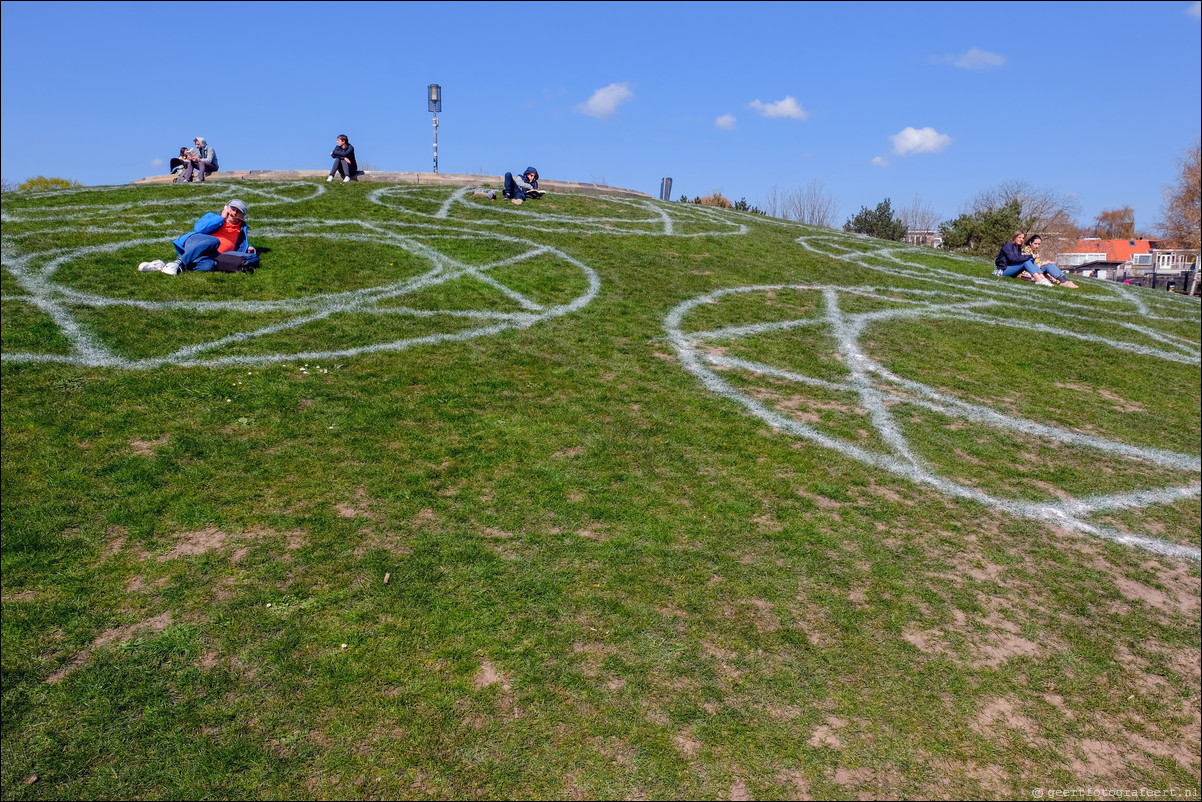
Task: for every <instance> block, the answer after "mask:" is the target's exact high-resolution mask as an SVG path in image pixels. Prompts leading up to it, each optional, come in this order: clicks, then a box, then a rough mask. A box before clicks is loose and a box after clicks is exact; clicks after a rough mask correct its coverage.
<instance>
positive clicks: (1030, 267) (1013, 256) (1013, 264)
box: [993, 231, 1052, 287]
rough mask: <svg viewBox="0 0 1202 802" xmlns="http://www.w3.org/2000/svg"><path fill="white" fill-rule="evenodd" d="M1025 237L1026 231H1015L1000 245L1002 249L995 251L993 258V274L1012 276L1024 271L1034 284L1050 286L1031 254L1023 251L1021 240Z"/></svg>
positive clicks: (1049, 281)
mask: <svg viewBox="0 0 1202 802" xmlns="http://www.w3.org/2000/svg"><path fill="white" fill-rule="evenodd" d="M1026 238H1027V232H1025V231H1015V232H1014V236H1013V237H1011V238H1010V241H1009V242H1007V243H1005V244H1003V245H1002V249H1001V250H1000V251H998V252H997V258H996V259H994V260H993V264H994V267H995V270H994V271H993V275H995V276H1005V277H1006V278H1013V277H1014V276H1022V274H1024V273H1026V274H1027V275H1028V276H1031V280H1032V281H1034V282H1035V283H1036V284H1046V285H1047V286H1049V287H1050V286H1052V282H1051V280H1050V279H1049V278H1048V277H1047V276H1045V275H1044V274H1043V272H1042V271H1041V270H1040V269H1039V265H1038V264H1036V262H1035V259H1034V258H1033V257H1032V256H1031V254H1029V253H1023V241H1024V240H1026Z"/></svg>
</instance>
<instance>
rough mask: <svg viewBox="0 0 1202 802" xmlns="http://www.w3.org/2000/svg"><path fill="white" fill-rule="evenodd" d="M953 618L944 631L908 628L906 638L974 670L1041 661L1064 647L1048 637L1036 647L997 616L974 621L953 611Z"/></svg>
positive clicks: (993, 615)
mask: <svg viewBox="0 0 1202 802" xmlns="http://www.w3.org/2000/svg"><path fill="white" fill-rule="evenodd" d="M952 617H953V620H952V622H951V623H949V624H946V625H944V626H941V627H934V628H931V629H926V630H919V629H916V628H914V627H912V626H911V627H908V628H907V629H905V630H903V632H902V637H903V638H905V639H906V640H907V641H909V642H910V643H912V644H914V646H916V647H917V648H918V650H919V651H921V652H924V653H926V654H933V655H941V656H957V657H964V658H966V659H967V662H968V664H969V665H970V666H972V667H973V668H998V667H999V666H1001V665H1002V664H1003V663H1005V662H1006V661H1008V660H1013V659H1015V658H1018V657H1038V656H1039V655H1042V654H1046V653H1047V652H1048V651H1049V650H1054V649H1059V648H1062V647H1063V644H1061V643H1060V642H1059V641H1058V640H1056V639H1054V638H1050V637H1044V638H1041V639H1040V642H1039V643H1036V642H1035V641H1033V640H1030V639H1028V638H1025V637H1023V636H1022V635H1020V634H1019V633H1020V632H1021V631H1022V628H1021V627H1020V626H1019V625H1018V624H1016V623H1014V622H1013V621H1010V620H1008V619H1006V618H1005V617H1003V616H1002V615H1001V614H1000V613H997V612H992V613H990V614H989V615H987V616H985V617H984V618H981V617H974V618H973V619H970V618H969V617H968V616H967V615H965V613H964V612H962V611H961V610H959V609H956V608H953V609H952Z"/></svg>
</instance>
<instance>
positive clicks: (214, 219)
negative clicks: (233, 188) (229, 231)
mask: <svg viewBox="0 0 1202 802" xmlns="http://www.w3.org/2000/svg"><path fill="white" fill-rule="evenodd" d="M223 225H225V218H224V217H222V216H221V215H219V214H214V213H213V212H206V213H205V215H204V216H203V217H201V218H200V219H199V220H197V221H196V225H194V226H192V231H193V233H196V234H212V233H213V232H214V231H216V230H217V229H219V228H221V227H222V226H223Z"/></svg>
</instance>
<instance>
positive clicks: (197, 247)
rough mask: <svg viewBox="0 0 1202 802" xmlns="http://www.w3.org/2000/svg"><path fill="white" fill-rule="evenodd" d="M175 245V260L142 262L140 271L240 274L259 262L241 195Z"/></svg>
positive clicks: (204, 220) (198, 222)
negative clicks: (214, 271)
mask: <svg viewBox="0 0 1202 802" xmlns="http://www.w3.org/2000/svg"><path fill="white" fill-rule="evenodd" d="M171 244H172V245H174V246H175V253H176V258H175V259H174V260H173V261H170V262H163V260H161V259H155V260H154V261H152V262H142V263H141V264H140V265H138V272H139V273H153V272H156V271H157V272H160V273H166V274H167V275H169V276H178V275H179V274H180V273H181V272H183V271H184V270H199V271H202V272H203V271H209V270H217V271H220V272H223V273H238V272H254V268H256V267H258V265H259V254H258V252H257V251H256V250H255V249H254V247H253V246H252V245H251V244H250V243H249V242H247V239H246V204H245V203H244V202H243V201H240V200H238V199H237V198H234V199H233V200H231V201H230V202H229V203H227V204H226V205H225V208H224V209H222V210H221V214H214V213H213V212H209V213H207V214H205V215H204V216H203V217H201V218H200V219H199V220H197V221H196V225H194V226H192V230H191V231H189V232H188V233H187V234H183V235H181V236H179V237H177V238H176V239H175V241H174V242H172V243H171Z"/></svg>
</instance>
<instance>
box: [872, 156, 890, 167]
mask: <svg viewBox="0 0 1202 802" xmlns="http://www.w3.org/2000/svg"><path fill="white" fill-rule="evenodd" d="M872 166H873V167H888V166H889V160H888V159H886V158H885V157H884V156H875V157H873V159H872Z"/></svg>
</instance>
